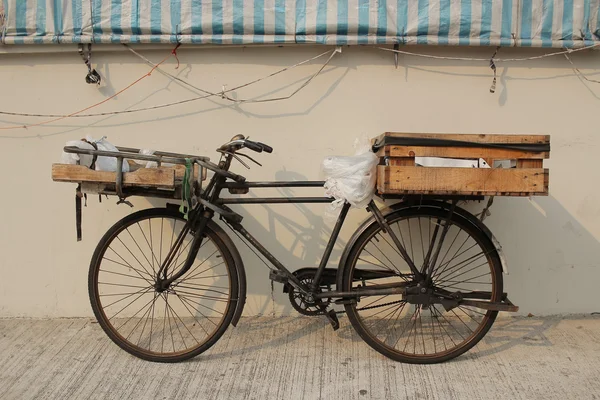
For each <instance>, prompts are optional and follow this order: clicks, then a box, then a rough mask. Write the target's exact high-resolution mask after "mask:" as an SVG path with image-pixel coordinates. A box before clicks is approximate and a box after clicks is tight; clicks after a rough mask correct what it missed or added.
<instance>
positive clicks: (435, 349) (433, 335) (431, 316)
mask: <svg viewBox="0 0 600 400" xmlns="http://www.w3.org/2000/svg"><path fill="white" fill-rule="evenodd" d="M429 314H430V318H429V321H430V322H431V338H432V339H433V353H434V354H435V353H437V346H436V343H435V324H434V323H433V312H431V309H429Z"/></svg>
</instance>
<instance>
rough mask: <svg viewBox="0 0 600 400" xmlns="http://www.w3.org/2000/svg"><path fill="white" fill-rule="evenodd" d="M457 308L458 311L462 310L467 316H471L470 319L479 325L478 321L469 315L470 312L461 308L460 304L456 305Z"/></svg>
mask: <svg viewBox="0 0 600 400" xmlns="http://www.w3.org/2000/svg"><path fill="white" fill-rule="evenodd" d="M458 309H459V310H460V311H462V312H463V314H465V315H466V316H467V317H469V318H471V319H472V320H473V321H474V322H475V323H476V324H477V325H479V324H480V321H477V320H476V319H475V318H473V316H472V315H470V314H469V313H468V312H466V311H465V310H463V308H462V307H461V306H458ZM479 314H481V313H479ZM482 315H485V314H482Z"/></svg>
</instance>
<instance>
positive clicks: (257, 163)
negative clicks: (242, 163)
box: [236, 153, 262, 167]
mask: <svg viewBox="0 0 600 400" xmlns="http://www.w3.org/2000/svg"><path fill="white" fill-rule="evenodd" d="M236 154H238V155H240V156H244V157H246V158H248V159H249V160H250V161H252V162H253V163H255V164H256V165H258V166H259V167H262V164H261V163H259V162H258V161H256V160H255V159H254V158H252V157H250V156H249V155H248V154H244V153H236Z"/></svg>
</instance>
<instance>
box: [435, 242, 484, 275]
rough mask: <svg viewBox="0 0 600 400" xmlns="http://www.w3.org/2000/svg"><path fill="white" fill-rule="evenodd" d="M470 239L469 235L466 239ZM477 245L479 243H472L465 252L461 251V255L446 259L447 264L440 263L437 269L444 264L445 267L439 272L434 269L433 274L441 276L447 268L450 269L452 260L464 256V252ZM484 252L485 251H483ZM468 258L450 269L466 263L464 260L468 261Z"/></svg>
mask: <svg viewBox="0 0 600 400" xmlns="http://www.w3.org/2000/svg"><path fill="white" fill-rule="evenodd" d="M468 239H469V237H467V239H466V240H468ZM466 240H465V242H466ZM475 246H477V243H474V244H473V245H471V246H470V247H469V248H467V249H465V250H464V251H463V252H461V253H460V254H459V255H457V256H455V257H452V258H451V259H450V260H448V261H446V263H445V264H440V265H438V267H437V269H439V268H441V267H442V266H443V267H444V268H443V269H442V270H441V271H440V272H438V273H436V272H435V271H434V272H432V276H436V275H438V276H439V275H441V274H442V273H444V271H446V269H448V265H450V263H451V262H452V261H454V260H455V259H456V258H458V257H460V256H462V255H463V254H465V253H466V252H467V251H469V250H471V249H472V248H473V247H475ZM482 253H483V252H482ZM468 260H469V259H467V260H463V261H461V262H459V263H458V264H456V265H453V266H452V267H450V269H452V268H454V267H456V266H457V265H461V264H462V263H464V262H466V261H468Z"/></svg>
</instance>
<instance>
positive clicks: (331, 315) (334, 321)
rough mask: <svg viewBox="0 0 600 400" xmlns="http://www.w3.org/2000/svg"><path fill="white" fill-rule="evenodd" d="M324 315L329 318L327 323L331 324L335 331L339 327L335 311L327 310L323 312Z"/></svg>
mask: <svg viewBox="0 0 600 400" xmlns="http://www.w3.org/2000/svg"><path fill="white" fill-rule="evenodd" d="M325 316H326V317H327V319H328V320H329V323H330V324H331V327H332V328H333V330H334V331H337V330H338V329H340V320H339V319H338V317H337V314H336V313H335V311H333V310H329V311H327V312H326V313H325Z"/></svg>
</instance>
